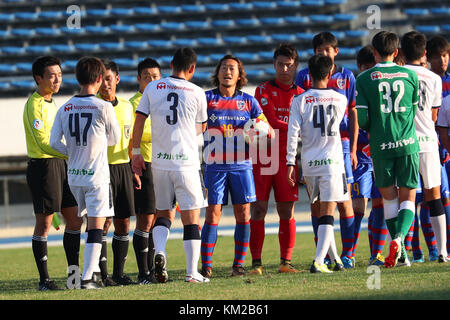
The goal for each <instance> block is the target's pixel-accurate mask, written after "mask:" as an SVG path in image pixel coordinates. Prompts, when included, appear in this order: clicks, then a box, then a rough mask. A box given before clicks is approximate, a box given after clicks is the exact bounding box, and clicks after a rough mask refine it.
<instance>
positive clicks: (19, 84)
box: [10, 80, 35, 90]
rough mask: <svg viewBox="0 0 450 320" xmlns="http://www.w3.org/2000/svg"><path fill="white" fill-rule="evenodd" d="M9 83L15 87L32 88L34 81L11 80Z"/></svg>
mask: <svg viewBox="0 0 450 320" xmlns="http://www.w3.org/2000/svg"><path fill="white" fill-rule="evenodd" d="M10 85H11V86H12V87H15V88H17V89H25V90H34V88H35V82H34V81H27V80H19V81H11V82H10Z"/></svg>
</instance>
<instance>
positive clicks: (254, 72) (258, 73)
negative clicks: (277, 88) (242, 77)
mask: <svg viewBox="0 0 450 320" xmlns="http://www.w3.org/2000/svg"><path fill="white" fill-rule="evenodd" d="M245 72H246V73H247V77H248V78H250V79H252V78H253V79H258V78H261V77H264V71H263V70H259V69H247V70H245Z"/></svg>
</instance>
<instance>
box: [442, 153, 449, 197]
mask: <svg viewBox="0 0 450 320" xmlns="http://www.w3.org/2000/svg"><path fill="white" fill-rule="evenodd" d="M448 162H450V161H448ZM441 198H442V199H444V198H450V186H449V181H448V173H447V170H446V164H444V165H442V166H441Z"/></svg>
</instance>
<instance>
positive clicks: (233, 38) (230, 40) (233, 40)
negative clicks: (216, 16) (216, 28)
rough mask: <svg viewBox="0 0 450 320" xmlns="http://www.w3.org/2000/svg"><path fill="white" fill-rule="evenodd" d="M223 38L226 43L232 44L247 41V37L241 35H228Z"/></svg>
mask: <svg viewBox="0 0 450 320" xmlns="http://www.w3.org/2000/svg"><path fill="white" fill-rule="evenodd" d="M222 40H223V42H224V43H225V44H230V45H239V44H245V43H246V42H247V41H246V39H245V37H239V36H227V37H223V38H222Z"/></svg>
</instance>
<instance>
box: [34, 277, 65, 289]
mask: <svg viewBox="0 0 450 320" xmlns="http://www.w3.org/2000/svg"><path fill="white" fill-rule="evenodd" d="M38 290H39V291H57V290H63V289H61V288H60V287H58V286H57V285H56V282H55V281H53V280H50V279H45V280H44V281H42V282H39V285H38Z"/></svg>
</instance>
